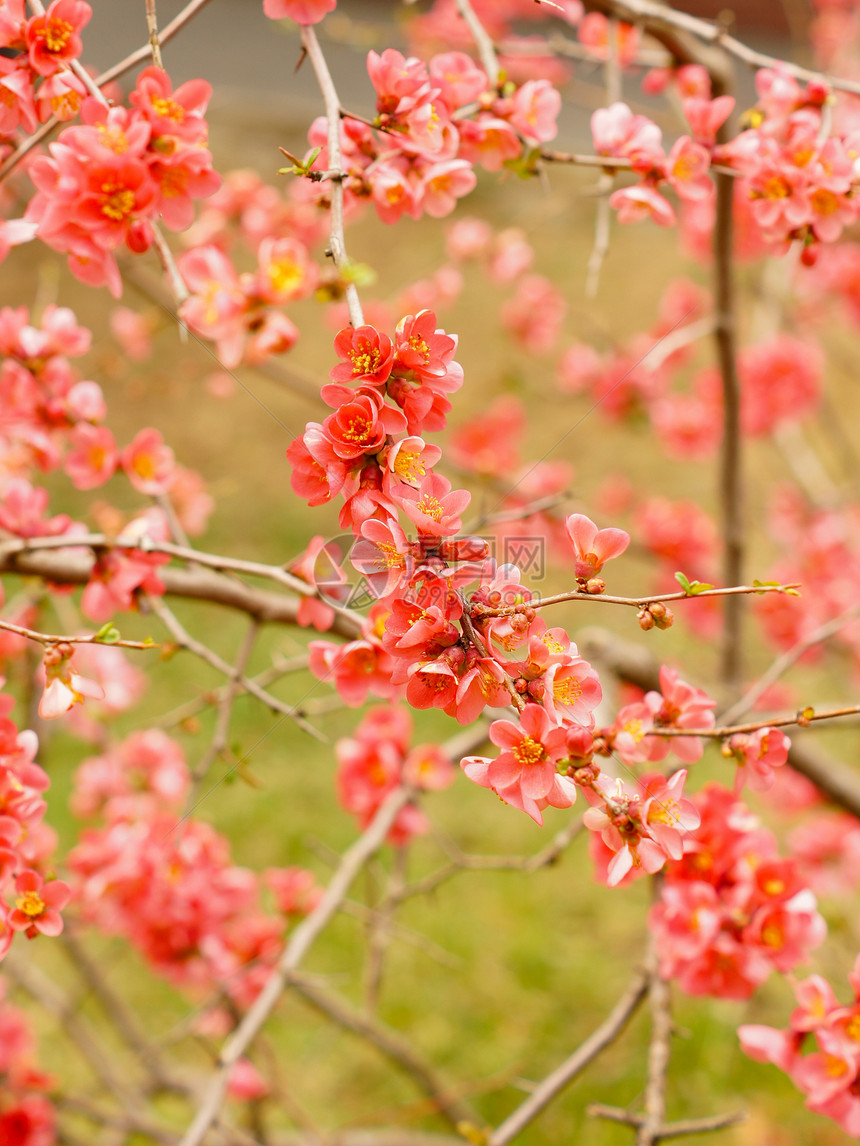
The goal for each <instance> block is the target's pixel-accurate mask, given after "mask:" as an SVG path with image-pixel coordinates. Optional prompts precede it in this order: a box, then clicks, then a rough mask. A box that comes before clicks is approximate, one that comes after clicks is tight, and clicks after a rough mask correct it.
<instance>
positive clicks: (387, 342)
mask: <svg viewBox="0 0 860 1146" xmlns="http://www.w3.org/2000/svg"><path fill="white" fill-rule="evenodd" d="M334 349H335V353H336V354H337V356H338V358H342V359H343V360H344V361H343V362H339V363H338V364H337V366H333V367H332V369H331V371H330V372H329V378H331V380H332V382H337V383H339V384H340V385H342V386H343V385H350V384H352V385H359V386H362V385H369V386H382V385H384V384H385V383H386V382H387V381H388V377H389V375H390V374H391V367H392V364H393V362H394V347H393V345H392V343H391V339H390V338H389V337H388V335H387V334H382V333H381V332H380V331H378V330H377V329H376V327H374V326H357V327H353V326H346V327H344V329H343V330H341V331H339V332H338V334H337V337H336V338H335V340H334Z"/></svg>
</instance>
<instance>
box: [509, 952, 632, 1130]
mask: <svg viewBox="0 0 860 1146" xmlns="http://www.w3.org/2000/svg"><path fill="white" fill-rule="evenodd" d="M647 993H648V972H647V971H645V970H642V971H638V972H637V973H636V975H634V977H633V979H632V981H631V982H630V985H629V987H628V988H627V990H626V991H625V992H624V994H623V995H622V996H621V998H620V999H619V1000H618V1002H617V1003H616V1004H615V1006H614V1007H613V1008H612V1010H611V1011H610V1013H609V1014H608V1015H607V1016H606V1018H605V1019H604V1021H603V1022H602V1023H601V1024H600V1026H599V1027H598V1028H597V1030H596V1031H594V1032H593V1034H591V1035H589V1037H588V1038H587V1039H586V1040H585V1042H583V1043H581V1044H580V1046H579V1047H577V1049H576V1050H575V1051H574V1052H573V1054H572V1055H570V1056H569V1057H568V1058H566V1059H565V1060H564V1062H563V1063H561V1065H560V1066H558V1067H556V1069H555V1070H554V1071H553V1072H552V1073H551V1074H548V1075H547V1077H546V1078H545V1079H544V1080H543V1081H542V1082H541V1083H540V1084H539V1085H538V1086H537V1087H535V1089H534V1090H533V1091H532V1093H531V1094H530V1095H529V1096H528V1098H527V1099H526V1100H525V1101H524V1102H522V1103H520V1105H519V1106H518V1107H517V1108H516V1110H515V1111H514V1112H513V1114H510V1115H509V1116H508V1117H507V1118H506V1119H505V1121H504V1122H502V1123H501V1125H499V1126H498V1127H497V1128H496V1129H495V1130H494V1131H493V1133H492V1134H491V1135H490V1136H489V1138H488V1139H487V1146H506V1143H508V1142H510V1141H511V1140H512V1139H513V1138H516V1136H517V1135H518V1134H520V1133H521V1132H522V1131H523V1130H524V1129H525V1128H526V1126H528V1125H529V1124H530V1123H531V1122H533V1121H534V1120H535V1118H537V1116H538V1115H539V1114H540V1113H541V1111H542V1110H544V1109H545V1108H546V1107H547V1106H548V1105H549V1104H550V1103H551V1102H552V1100H553V1099H554V1098H555V1097H556V1096H557V1095H558V1094H559V1093H560V1092H561V1091H562V1090H564V1088H565V1087H566V1086H568V1085H569V1084H570V1083H571V1082H573V1080H574V1079H575V1078H576V1076H577V1075H578V1074H581V1072H582V1071H583V1070H584V1069H585V1068H586V1067H587V1066H588V1064H589V1063H590V1062H592V1061H593V1060H594V1059H595V1058H596V1057H597V1056H598V1055H599V1054H600V1052H601V1051H602V1050H604V1049H605V1048H606V1047H608V1046H609V1045H610V1044H611V1043H613V1042H614V1041H615V1040H616V1039H617V1038H618V1036H619V1035H620V1034H621V1032H622V1031H623V1030H624V1028H625V1027H626V1026H627V1024H628V1023H629V1021H630V1019H631V1018H632V1017H633V1015H634V1014H635V1013H636V1011H637V1009H638V1008H639V1006H640V1004H641V1003H642V1001H643V1000H644V998H645V996H646V995H647Z"/></svg>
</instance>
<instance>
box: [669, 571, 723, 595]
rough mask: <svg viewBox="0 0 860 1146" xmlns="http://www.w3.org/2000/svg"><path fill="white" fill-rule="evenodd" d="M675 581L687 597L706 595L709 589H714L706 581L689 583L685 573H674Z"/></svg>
mask: <svg viewBox="0 0 860 1146" xmlns="http://www.w3.org/2000/svg"><path fill="white" fill-rule="evenodd" d="M675 580H676V581H677V582H678V584H679V585H680V586H681V588H682V589H683V590H684V592H685V593H686V594H687V596H688V597H698V595H699V594H700V593H707V591H708V590H709V589H713V587H714V586H713V585H711V584H709V583H708V582H707V581H691V580H690V578H689V577H688V576H687V575H686V574H685V573H676V574H675Z"/></svg>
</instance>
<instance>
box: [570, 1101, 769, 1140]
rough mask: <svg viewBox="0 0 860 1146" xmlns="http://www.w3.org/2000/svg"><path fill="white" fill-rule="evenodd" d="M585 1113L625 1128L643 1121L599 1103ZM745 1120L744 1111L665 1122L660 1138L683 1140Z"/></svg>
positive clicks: (643, 1116) (627, 1112)
mask: <svg viewBox="0 0 860 1146" xmlns="http://www.w3.org/2000/svg"><path fill="white" fill-rule="evenodd" d="M585 1113H586V1114H588V1115H589V1116H590V1117H592V1118H606V1119H607V1120H608V1121H609V1122H621V1123H623V1124H624V1125H625V1126H640V1125H641V1124H642V1122H643V1121H644V1119H645V1115H643V1114H632V1113H631V1112H630V1111H629V1110H622V1109H621V1108H620V1107H617V1106H603V1105H601V1104H600V1103H599V1102H595V1103H592V1104H591V1105H590V1106H587V1107H586V1108H585ZM746 1118H747V1113H746V1111H744V1110H741V1111H738V1113H736V1114H712V1115H710V1116H709V1117H705V1118H683V1119H681V1118H679V1119H678V1121H677V1122H666V1123H664V1124H663V1126H662V1127H661V1128H660V1138H661V1139H664V1138H685V1137H687V1136H688V1135H692V1134H707V1133H709V1132H711V1131H715V1130H724V1129H725V1128H726V1127H727V1126H735V1125H736V1124H737V1123H738V1122H743V1121H745V1119H746Z"/></svg>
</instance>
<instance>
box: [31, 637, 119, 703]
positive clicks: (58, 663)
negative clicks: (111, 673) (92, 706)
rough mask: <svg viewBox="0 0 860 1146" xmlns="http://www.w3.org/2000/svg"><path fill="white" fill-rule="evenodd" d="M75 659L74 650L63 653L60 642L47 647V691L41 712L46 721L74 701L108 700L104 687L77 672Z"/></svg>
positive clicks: (41, 700)
mask: <svg viewBox="0 0 860 1146" xmlns="http://www.w3.org/2000/svg"><path fill="white" fill-rule="evenodd" d="M65 648H67V649H68V648H70V646H65ZM71 662H72V653H71V652H69V653H65V652H63V651H62V649H61V648H60V647H59V646H57V645H54V646H49V647H48V648H47V649H46V650H45V660H44V666H45V690H44V692H43V693H42V697H41V699H40V701H39V715H40V716H41V717H42V718H43V719H45V720H51V719H52V718H53V717H56V716H62V715H63V713H65V712H68V711H69V709H70V708H71V707H72V705H73V704H80V703H82V702H83V699H84V697H87V696H89V697H92V698H93V699H94V700H104V695H105V690H104V689H103V688H102V686H101V685H100V684H97V683H96V681H94V680H88V679H87V678H86V677H83V676H81V675H80V674H79V673H76V672H74V671H73V670H72V664H71Z"/></svg>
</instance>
